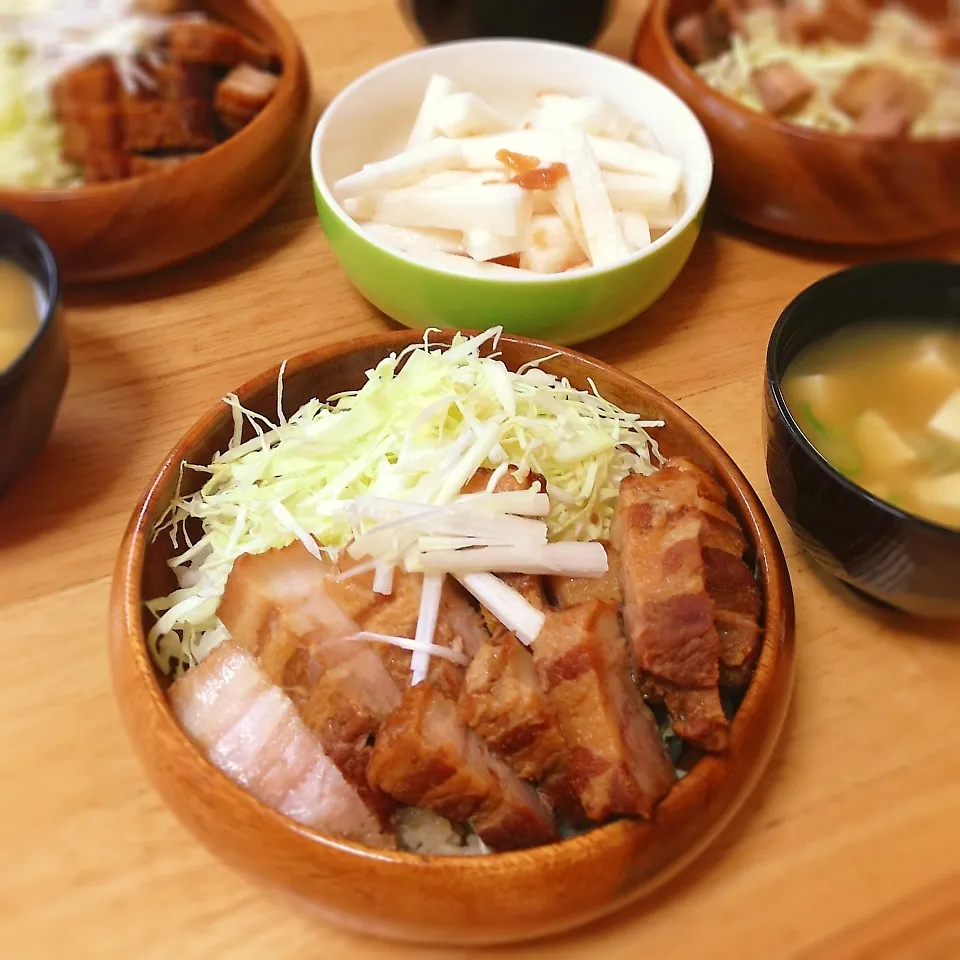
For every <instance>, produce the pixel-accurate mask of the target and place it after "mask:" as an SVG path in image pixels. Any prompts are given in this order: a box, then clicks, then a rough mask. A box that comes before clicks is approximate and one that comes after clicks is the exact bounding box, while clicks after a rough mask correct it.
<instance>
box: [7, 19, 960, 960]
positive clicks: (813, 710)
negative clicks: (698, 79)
mask: <svg viewBox="0 0 960 960" xmlns="http://www.w3.org/2000/svg"><path fill="white" fill-rule="evenodd" d="M279 5H280V7H281V8H282V9H283V11H284V12H285V13H286V15H287V16H288V17H289V18H290V20H291V21H292V23H293V24H294V26H295V28H296V30H297V31H298V33H299V35H300V37H301V40H302V43H303V46H304V49H305V51H306V53H307V57H308V60H309V63H310V67H311V71H312V77H313V84H314V94H315V100H316V111H317V112H318V113H319V111H320V110H321V109H322V107H323V105H324V104H325V103H327V102H329V100H330V99H331V98H332V97H333V96H334V95H335V94H336V93H337V92H338V91H339V90H340V89H341V88H342V87H343V86H344V85H345V84H346V83H348V82H349V81H351V80H353V79H354V78H355V77H357V76H359V75H360V74H361V73H363V72H364V71H366V70H368V69H369V68H371V67H373V66H375V65H376V64H378V63H380V62H382V61H384V60H386V59H388V58H390V57H392V56H394V55H397V54H400V53H403V52H404V51H406V50H410V49H412V48H414V47H415V46H416V45H417V44H418V43H420V42H421V41H420V39H419V37H418V36H417V35H416V33H415V31H414V30H413V29H412V28H411V26H410V25H409V24H408V22H407V21H406V20H405V18H404V16H403V15H402V13H401V10H400V7H399V5H398V4H397V3H396V2H392V0H279ZM643 5H644V2H643V0H621V2H620V3H619V4H617V5H616V6H615V11H614V16H613V18H612V21H611V22H610V23H609V25H608V28H607V30H606V31H605V33H604V35H603V36H602V38H601V39H600V41H599V45H600V47H601V48H602V49H604V50H607V51H609V52H611V53H613V54H615V55H620V56H628V55H629V51H630V47H631V43H632V37H633V35H634V32H635V30H636V27H637V25H638V23H639V20H640V18H641V16H642V14H643ZM144 242H149V237H145V239H144ZM892 256H938V257H944V258H951V259H957V258H960V237H947V238H944V239H940V240H936V241H930V242H927V243H924V244H922V245H920V246H915V247H912V248H910V249H909V250H898V251H893V252H891V251H889V250H888V251H863V250H832V249H824V248H813V247H807V246H804V245H802V244H798V243H793V242H787V241H784V240H781V239H776V238H773V237H770V236H765V235H761V234H759V233H756V232H754V231H752V230H750V229H748V228H745V227H743V226H738V225H736V224H733V223H731V222H729V221H727V220H726V219H724V217H723V216H722V215H721V214H720V213H719V212H717V211H711V213H710V214H709V216H708V219H707V224H706V228H705V230H704V233H703V236H702V238H701V239H700V241H699V242H698V244H697V246H696V248H695V250H694V252H693V255H692V257H691V260H690V262H689V264H688V265H687V267H686V268H685V269H684V271H683V273H682V274H681V276H680V278H679V279H678V280H677V282H676V283H675V284H674V286H673V287H672V289H670V290H669V291H668V293H667V294H666V295H665V296H664V297H663V299H662V300H661V301H660V302H658V303H657V304H656V305H655V306H654V307H653V308H652V309H650V310H649V311H648V312H647V313H646V314H644V315H643V316H641V317H639V318H637V319H636V320H634V321H633V322H632V323H630V324H629V325H627V326H625V327H624V328H622V329H620V330H618V331H616V332H614V333H611V334H609V335H607V336H605V337H603V338H601V339H598V340H593V341H590V342H587V343H585V344H583V345H582V346H581V349H582V350H583V351H584V352H586V353H589V354H592V355H593V356H596V357H599V358H600V359H602V360H604V361H607V362H609V363H612V364H615V365H617V366H618V367H621V368H622V369H624V370H626V371H627V372H629V373H630V374H633V375H634V376H636V377H638V378H640V379H642V380H644V381H646V382H647V383H649V384H651V385H653V386H654V387H656V388H657V389H659V390H660V391H662V392H663V393H665V394H666V395H667V396H668V397H670V398H671V399H673V400H675V401H677V402H678V403H679V404H680V405H681V406H682V407H683V408H684V409H685V410H687V411H689V413H690V414H692V415H693V416H694V417H695V418H696V419H697V420H699V421H700V422H701V423H702V424H703V425H704V426H705V427H706V428H707V429H708V430H709V431H710V432H711V433H712V434H713V435H714V436H715V437H716V438H717V439H718V440H719V441H720V443H721V444H722V445H723V446H724V447H725V448H726V449H727V450H728V451H729V453H730V454H731V455H732V457H733V458H734V459H735V460H736V461H737V463H738V464H739V465H740V467H741V468H742V469H743V471H744V472H745V473H746V475H747V477H748V478H749V479H750V481H751V482H752V483H753V485H754V486H755V487H756V489H757V490H758V492H759V494H760V496H761V498H762V499H763V500H764V502H765V503H766V506H767V508H768V510H769V512H770V514H771V516H772V518H773V520H774V523H775V524H776V526H777V529H778V532H779V534H780V536H781V538H782V542H783V546H784V550H785V552H786V555H787V557H788V560H789V565H790V571H791V575H792V579H793V589H794V593H795V597H796V610H797V670H796V683H795V691H794V695H793V700H792V706H791V709H790V713H789V716H788V719H787V723H786V727H785V729H784V731H783V736H782V739H781V742H780V744H779V747H778V749H777V751H776V754H775V755H774V757H773V760H772V762H771V764H770V766H769V769H768V770H767V772H766V774H765V776H764V777H763V779H762V781H761V783H760V785H759V787H758V788H757V790H756V792H755V793H754V795H753V796H752V798H751V799H750V801H749V802H748V803H747V805H746V807H745V808H744V809H743V811H742V813H741V814H740V815H739V816H738V817H737V818H736V820H735V822H734V823H733V824H732V825H731V826H730V827H729V828H728V829H727V830H726V831H725V832H724V833H723V834H722V836H721V838H720V839H719V840H718V841H717V842H716V843H715V844H714V845H713V846H712V848H710V850H709V851H708V852H707V853H706V854H705V855H704V856H703V857H702V858H701V859H700V860H699V861H698V862H697V863H695V864H694V865H693V866H691V867H690V868H689V869H687V870H686V871H685V872H683V873H682V874H681V875H680V876H679V877H677V878H676V879H675V880H674V881H672V882H671V883H670V885H669V886H668V887H666V888H665V889H663V890H661V891H659V892H658V893H656V894H655V895H654V896H653V897H652V898H651V899H649V900H647V901H645V902H642V903H638V904H636V905H634V906H633V907H631V908H629V909H627V910H624V911H623V912H621V913H620V914H618V915H615V916H613V917H611V918H609V919H607V920H605V921H602V922H599V923H597V924H595V925H593V926H591V927H589V928H586V929H584V930H582V931H579V932H575V933H571V934H567V935H565V936H563V937H560V938H555V939H552V940H547V941H542V942H535V943H531V944H527V945H521V946H516V947H503V948H499V949H496V950H491V951H486V953H489V955H491V956H494V957H518V958H525V960H527V958H528V960H533V958H541V957H543V958H546V957H549V958H557V960H560V958H570V960H574V958H603V960H634V958H648V957H649V958H653V957H668V956H669V957H671V958H673V960H686V958H691V960H701V958H705V960H714V958H717V960H726V958H754V957H756V958H764V960H779V958H793V957H797V958H826V960H833V958H838V960H840V958H844V960H845V958H874V957H876V958H898V960H901V958H902V960H954V958H960V626H957V625H954V626H950V625H947V624H942V623H940V624H934V623H923V622H919V621H916V620H911V619H908V618H906V617H902V616H897V615H894V614H891V613H888V612H883V611H881V610H878V609H876V608H874V607H871V606H868V605H867V604H865V603H863V602H861V601H859V600H856V599H854V598H853V597H852V596H851V595H850V594H849V593H848V592H846V591H845V590H844V589H843V588H841V587H839V586H836V585H833V584H831V583H829V582H827V581H826V580H824V579H823V578H822V577H821V576H820V575H819V574H818V573H817V571H816V570H815V569H814V568H813V567H812V566H811V565H810V563H809V561H808V560H807V559H806V557H805V556H804V554H803V553H802V552H801V550H800V547H799V545H798V543H797V541H796V540H795V539H794V537H793V535H792V534H791V533H790V531H789V528H788V526H787V524H786V523H785V521H784V519H783V516H782V515H781V514H780V512H779V511H778V509H777V507H776V504H775V503H774V502H773V500H772V498H771V496H770V490H769V487H768V484H767V479H766V475H765V470H764V452H763V441H762V435H761V397H762V386H763V367H764V353H765V347H766V343H767V339H768V336H769V334H770V330H771V327H772V326H773V324H774V322H775V321H776V319H777V316H778V315H779V313H780V311H781V310H782V309H783V308H784V307H785V306H786V304H787V303H788V302H789V301H790V300H791V299H792V298H793V297H794V296H795V295H796V294H797V293H799V292H800V291H801V290H802V289H803V288H804V287H805V286H807V285H808V284H810V283H811V282H813V281H815V280H817V279H818V278H819V277H822V276H823V275H825V274H827V273H830V272H832V271H834V270H836V269H839V268H841V267H843V266H845V265H847V264H850V263H854V262H858V261H863V260H865V259H875V258H879V257H892ZM65 309H66V321H67V326H68V329H69V341H70V348H71V362H72V371H71V378H70V384H69V388H68V391H67V394H66V398H65V400H64V403H63V406H62V409H61V412H60V415H59V419H58V421H57V424H56V427H55V430H54V433H53V435H52V437H51V439H50V441H49V444H48V445H47V447H46V448H45V450H44V451H43V453H42V454H41V455H40V456H39V458H38V459H37V460H35V461H34V462H33V463H32V465H31V466H30V467H29V469H27V471H26V472H25V473H24V474H23V476H22V477H21V479H20V481H19V482H18V483H17V485H16V486H15V487H14V488H13V490H12V491H11V492H10V493H9V494H8V495H7V496H6V497H5V498H4V499H3V500H2V501H0V645H2V657H0V957H3V958H6V960H28V958H47V957H51V958H65V960H81V958H82V960H128V958H129V960H134V958H135V960H194V958H195V960H214V958H215V960H221V958H222V960H247V958H249V960H308V958H323V960H348V958H349V960H406V958H414V957H417V958H421V957H422V958H426V960H434V958H435V960H453V958H458V960H459V958H468V957H469V958H472V957H474V956H477V957H479V956H480V955H481V954H482V953H484V951H474V950H468V949H463V948H458V949H443V948H425V947H417V946H410V945H402V944H396V943H389V942H385V941H378V940H375V939H372V938H370V939H368V938H364V937H361V936H358V935H355V934H350V933H346V932H344V931H342V930H339V929H336V928H334V927H330V926H325V925H324V924H322V923H320V922H319V921H317V920H315V919H313V918H312V917H309V916H307V915H303V914H300V913H298V912H295V910H294V909H292V908H291V907H290V906H288V905H287V904H286V903H284V902H281V901H279V900H277V899H274V898H273V897H272V896H271V895H270V894H269V893H267V892H265V891H263V890H261V889H259V888H257V887H256V886H254V885H251V884H250V883H249V882H247V881H246V880H244V879H241V878H239V877H237V876H235V875H234V874H233V873H231V872H230V871H229V870H228V869H227V868H226V867H224V866H222V865H221V864H220V863H219V862H218V861H217V860H216V859H214V857H213V856H212V855H211V854H210V853H208V852H207V851H206V850H205V849H204V848H203V847H202V846H201V845H200V844H199V843H198V842H196V841H195V840H194V839H193V837H192V836H191V835H189V834H188V833H187V831H186V830H185V829H184V827H183V826H181V824H180V823H179V822H178V821H177V820H176V819H175V818H174V816H173V815H172V814H171V813H170V812H169V811H168V810H167V809H166V808H165V807H164V805H163V804H162V803H161V801H160V798H159V797H158V795H157V794H156V793H155V792H154V790H153V788H152V787H151V786H150V784H149V783H148V781H147V779H146V777H145V775H144V773H143V771H142V769H141V767H140V765H139V764H138V761H137V759H136V757H135V756H134V753H133V751H132V749H131V746H130V743H129V742H128V740H127V737H126V734H125V732H124V730H123V728H122V726H121V723H120V719H119V715H118V711H117V707H116V704H115V702H114V698H113V691H112V689H111V679H110V673H109V669H108V665H107V636H106V635H107V605H108V594H109V589H110V580H111V574H112V568H113V563H114V559H115V555H116V551H117V547H118V545H119V542H120V538H121V535H122V533H123V530H124V527H125V525H126V523H127V521H128V518H129V516H130V513H131V511H132V509H133V507H134V505H135V504H136V502H137V499H138V497H139V496H140V494H141V492H142V491H143V489H144V487H145V484H146V483H147V481H148V479H149V477H150V476H151V474H152V473H153V471H154V470H155V469H156V468H157V467H158V465H159V464H160V462H161V461H162V459H163V458H164V457H165V455H166V454H167V452H168V451H169V450H170V448H171V447H172V446H173V444H174V443H175V441H176V440H177V439H178V438H179V437H180V435H181V434H182V433H183V432H184V431H185V430H186V429H187V428H188V426H189V425H190V424H191V423H192V422H193V421H194V420H195V419H196V418H197V417H198V416H199V415H200V414H201V413H203V412H204V411H206V410H207V409H208V408H209V407H210V406H211V405H212V404H214V403H215V402H216V401H217V400H218V398H220V397H222V396H223V395H224V394H225V393H227V392H228V391H230V390H231V389H232V388H234V387H235V386H237V385H238V384H240V383H241V382H243V381H244V380H246V379H248V378H249V377H251V376H252V375H254V374H256V373H258V372H260V371H262V370H264V369H266V368H268V367H270V366H271V365H273V364H275V363H277V362H278V361H280V360H282V359H284V358H286V357H289V356H291V355H294V354H296V353H298V352H301V351H304V350H307V349H309V348H313V347H316V346H318V345H321V344H326V343H331V342H334V341H338V340H343V339H350V338H355V337H359V336H361V335H365V334H369V333H375V332H378V331H384V330H388V329H390V328H391V326H392V324H391V321H389V320H387V319H386V318H385V317H384V316H382V315H381V314H379V313H378V312H377V311H376V310H375V309H374V308H372V307H371V306H370V305H369V304H368V303H367V302H365V301H364V300H363V299H362V298H361V297H360V295H359V294H358V293H357V292H356V291H355V290H354V289H353V288H352V287H351V285H350V283H349V282H348V281H347V279H346V278H345V276H344V275H343V273H341V271H340V270H339V268H338V267H337V264H336V262H335V261H334V259H333V256H332V255H331V253H330V250H329V248H328V246H327V244H326V242H325V240H324V237H323V234H322V232H321V230H320V227H319V224H318V222H317V218H316V214H315V210H314V208H313V199H312V193H311V187H310V181H309V172H308V167H307V164H306V162H304V163H303V164H302V168H301V170H300V172H299V175H298V177H297V178H296V181H295V185H294V186H293V187H292V189H290V191H289V192H288V193H287V194H286V196H285V197H284V198H283V199H282V200H281V201H280V203H279V204H278V205H277V206H276V208H275V209H274V210H273V211H272V212H271V213H270V214H269V215H267V216H266V217H265V219H263V220H262V221H261V222H260V223H258V224H256V225H255V226H254V227H253V228H252V229H250V230H249V231H247V232H246V233H245V234H244V235H242V236H240V237H239V238H237V239H235V240H233V241H232V242H230V243H228V244H227V245H226V246H224V247H222V248H221V249H219V250H217V251H215V252H213V253H210V254H208V255H206V256H203V257H201V258H199V259H197V260H196V261H194V262H192V263H189V264H186V265H183V266H180V267H176V268H173V269H169V270H166V271H165V272H162V273H159V274H156V275H153V276H149V277H145V278H142V279H137V280H131V281H126V282H122V283H118V284H115V285H112V286H104V287H77V288H73V289H68V290H67V292H66V297H65ZM958 590H960V584H958ZM517 896H518V897H522V896H523V891H522V890H518V891H517ZM436 908H437V910H443V904H442V903H438V904H437V906H436Z"/></svg>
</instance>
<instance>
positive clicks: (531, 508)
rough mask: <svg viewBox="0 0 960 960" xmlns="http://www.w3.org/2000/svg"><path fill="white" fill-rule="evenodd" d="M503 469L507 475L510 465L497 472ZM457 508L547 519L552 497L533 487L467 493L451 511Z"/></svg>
mask: <svg viewBox="0 0 960 960" xmlns="http://www.w3.org/2000/svg"><path fill="white" fill-rule="evenodd" d="M501 467H503V468H504V473H505V472H506V470H507V469H509V467H510V464H509V463H504V464H501V465H500V467H497V470H500V468H501ZM497 470H494V472H493V475H492V476H491V478H490V479H491V480H492V479H494V478H495V477H497ZM502 476H503V474H501V477H502ZM497 479H499V478H497ZM538 482H539V481H538ZM457 507H461V508H466V509H467V510H468V511H474V510H477V511H480V510H484V512H486V509H489V510H490V512H491V513H510V514H513V515H514V516H518V517H545V516H546V515H547V514H548V513H549V512H550V497H549V496H547V494H545V493H540V491H539V490H536V489H534V488H533V487H531V488H530V489H529V490H505V491H504V492H503V493H493V492H490V491H487V492H486V493H465V494H463V495H462V496H460V497H458V498H457V499H456V500H454V501H453V503H451V504H450V509H454V508H457Z"/></svg>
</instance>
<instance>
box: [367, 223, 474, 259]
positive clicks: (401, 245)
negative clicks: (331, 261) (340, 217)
mask: <svg viewBox="0 0 960 960" xmlns="http://www.w3.org/2000/svg"><path fill="white" fill-rule="evenodd" d="M364 230H365V232H366V233H368V234H369V235H370V236H371V237H373V238H374V239H375V240H379V241H380V242H381V243H385V244H387V245H388V246H391V247H396V248H397V249H398V250H403V251H404V253H421V252H423V251H425V250H439V251H441V252H443V253H454V254H462V253H464V246H463V234H462V233H460V232H459V231H457V230H426V229H423V228H420V229H418V228H415V227H394V226H391V225H390V224H389V223H371V224H370V225H369V226H367V227H365V228H364Z"/></svg>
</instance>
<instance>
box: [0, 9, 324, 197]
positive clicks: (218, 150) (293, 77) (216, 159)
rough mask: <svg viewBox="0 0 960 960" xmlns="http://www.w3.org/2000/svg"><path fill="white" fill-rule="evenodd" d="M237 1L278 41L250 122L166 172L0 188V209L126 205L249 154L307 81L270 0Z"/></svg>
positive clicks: (295, 44)
mask: <svg viewBox="0 0 960 960" xmlns="http://www.w3.org/2000/svg"><path fill="white" fill-rule="evenodd" d="M237 2H240V3H245V4H246V5H247V6H248V7H250V8H251V9H252V10H253V11H254V12H255V13H258V14H259V15H260V16H261V17H262V18H263V19H264V20H266V21H267V23H269V24H270V27H271V29H272V30H273V31H274V32H275V33H276V35H277V39H278V40H279V47H280V49H279V51H277V55H278V57H279V59H280V62H281V64H282V66H283V72H282V73H281V74H280V82H279V83H278V84H277V89H276V91H275V92H274V95H273V97H271V98H270V102H269V103H268V104H267V105H266V106H265V107H264V108H263V110H261V111H260V112H259V113H258V114H257V115H256V116H255V117H254V118H253V120H252V121H250V123H248V124H247V125H246V126H245V127H243V128H242V129H241V130H238V131H237V132H236V133H234V134H232V135H231V136H229V137H227V139H226V140H223V141H221V142H220V143H218V144H216V145H215V146H214V147H211V148H210V149H209V150H206V151H204V152H203V153H201V154H198V155H197V156H195V157H190V158H189V159H187V160H185V161H184V162H183V163H182V164H179V165H177V166H175V167H170V168H166V169H159V170H151V171H150V172H149V173H145V174H141V175H140V176H138V177H128V178H127V179H126V180H115V181H112V182H109V183H90V184H80V185H79V186H76V187H48V188H43V187H41V188H39V189H36V190H30V189H14V190H4V189H0V208H2V207H3V206H4V205H5V204H7V203H16V204H17V205H18V207H20V208H21V209H22V205H23V204H30V203H34V202H35V203H38V204H41V203H70V202H78V201H87V200H104V199H111V200H114V201H115V202H116V203H128V202H132V200H133V198H134V197H135V195H136V193H137V191H138V190H139V188H140V186H141V185H142V184H143V183H144V182H147V181H149V182H150V183H151V184H155V183H157V182H158V181H159V180H160V179H161V178H165V179H167V180H171V179H174V178H176V177H179V176H180V175H181V174H182V173H183V171H184V170H189V171H196V170H199V167H200V164H201V163H203V162H204V161H205V160H207V158H208V157H210V158H213V159H212V160H211V161H210V163H217V164H218V165H221V166H222V164H221V163H220V161H226V160H227V159H228V157H227V156H226V154H227V151H230V150H231V149H232V148H233V147H236V148H237V150H238V152H243V151H242V148H243V147H245V146H248V145H249V147H250V150H249V151H248V152H250V153H253V152H254V140H253V137H254V136H258V135H259V133H260V129H259V128H260V127H261V126H262V124H263V123H264V122H266V119H267V118H268V117H270V116H272V115H273V114H275V113H277V112H279V111H280V110H281V109H283V107H284V106H285V105H286V104H288V103H289V102H291V101H292V100H293V98H294V96H295V94H296V92H297V91H298V90H299V88H300V87H301V85H302V84H303V83H305V82H306V81H307V67H306V57H305V55H304V52H303V48H302V47H301V46H300V43H299V41H298V40H297V37H296V34H295V33H294V32H293V28H292V27H291V26H290V24H289V22H288V21H287V19H286V17H284V16H283V14H282V13H280V11H279V10H278V9H277V8H276V7H275V6H274V5H273V3H272V2H271V0H231V3H237Z"/></svg>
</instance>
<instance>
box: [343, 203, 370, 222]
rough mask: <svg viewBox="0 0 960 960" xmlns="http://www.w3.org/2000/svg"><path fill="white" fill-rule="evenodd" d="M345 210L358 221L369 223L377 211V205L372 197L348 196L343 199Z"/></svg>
mask: <svg viewBox="0 0 960 960" xmlns="http://www.w3.org/2000/svg"><path fill="white" fill-rule="evenodd" d="M340 206H342V207H343V212H344V213H345V214H346V215H347V216H348V217H352V218H353V219H354V220H356V221H357V223H369V222H370V221H371V220H372V219H373V215H374V214H375V213H376V212H377V205H376V203H375V202H374V200H373V198H372V197H347V198H346V199H345V200H343V201H341V203H340Z"/></svg>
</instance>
